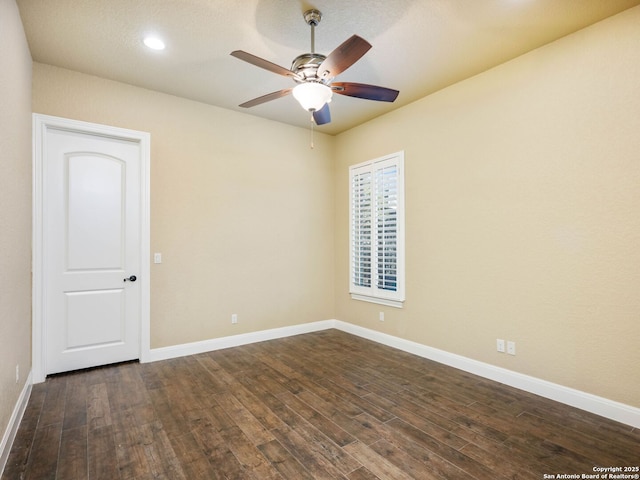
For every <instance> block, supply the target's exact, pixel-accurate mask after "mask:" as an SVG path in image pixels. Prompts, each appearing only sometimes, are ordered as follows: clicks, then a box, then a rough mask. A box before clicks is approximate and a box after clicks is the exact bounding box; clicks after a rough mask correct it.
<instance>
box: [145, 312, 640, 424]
mask: <svg viewBox="0 0 640 480" xmlns="http://www.w3.org/2000/svg"><path fill="white" fill-rule="evenodd" d="M329 328H336V329H338V330H342V331H343V332H347V333H350V334H352V335H356V336H358V337H362V338H366V339H368V340H372V341H374V342H377V343H381V344H383V345H387V346H390V347H393V348H397V349H398V350H402V351H405V352H408V353H412V354H414V355H418V356H419V357H423V358H428V359H429V360H434V361H436V362H438V363H442V364H444V365H448V366H450V367H454V368H458V369H460V370H464V371H465V372H469V373H473V374H475V375H479V376H481V377H484V378H487V379H489V380H494V381H496V382H499V383H503V384H505V385H509V386H511V387H514V388H518V389H520V390H524V391H526V392H530V393H534V394H536V395H540V396H541V397H545V398H548V399H551V400H555V401H558V402H561V403H564V404H566V405H570V406H572V407H576V408H579V409H581V410H585V411H587V412H591V413H595V414H596V415H600V416H602V417H605V418H609V419H611V420H615V421H617V422H621V423H624V424H627V425H630V426H632V427H635V428H640V408H636V407H632V406H630V405H625V404H623V403H619V402H615V401H613V400H609V399H607V398H603V397H599V396H597V395H593V394H590V393H586V392H582V391H580V390H575V389H573V388H569V387H565V386H563V385H558V384H556V383H552V382H548V381H546V380H541V379H539V378H536V377H531V376H529V375H524V374H522V373H518V372H514V371H511V370H507V369H505V368H501V367H496V366H495V365H490V364H488V363H484V362H480V361H478V360H473V359H470V358H467V357H463V356H461V355H456V354H454V353H449V352H445V351H444V350H438V349H437V348H433V347H428V346H426V345H423V344H421V343H416V342H412V341H410V340H405V339H402V338H399V337H394V336H392V335H388V334H385V333H381V332H377V331H375V330H371V329H368V328H364V327H360V326H357V325H353V324H351V323H347V322H343V321H340V320H324V321H320V322H313V323H305V324H302V325H295V326H292V327H282V328H274V329H270V330H263V331H259V332H252V333H245V334H241V335H233V336H230V337H223V338H215V339H211V340H204V341H201V342H193V343H187V344H183V345H175V346H171V347H162V348H155V349H152V350H150V351H149V355H148V357H147V358H144V359H143V361H145V362H154V361H157V360H167V359H170V358H176V357H183V356H186V355H194V354H198V353H204V352H210V351H214V350H220V349H223V348H230V347H237V346H240V345H247V344H249V343H255V342H262V341H265V340H274V339H277V338H284V337H289V336H292V335H299V334H302V333H310V332H317V331H319V330H327V329H329Z"/></svg>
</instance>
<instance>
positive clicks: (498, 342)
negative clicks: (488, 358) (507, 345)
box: [496, 338, 504, 353]
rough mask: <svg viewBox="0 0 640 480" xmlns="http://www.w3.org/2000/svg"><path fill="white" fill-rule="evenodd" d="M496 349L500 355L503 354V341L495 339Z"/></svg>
mask: <svg viewBox="0 0 640 480" xmlns="http://www.w3.org/2000/svg"><path fill="white" fill-rule="evenodd" d="M496 348H497V349H498V351H499V352H500V353H504V340H502V339H501V338H498V339H496Z"/></svg>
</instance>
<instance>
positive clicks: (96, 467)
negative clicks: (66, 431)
mask: <svg viewBox="0 0 640 480" xmlns="http://www.w3.org/2000/svg"><path fill="white" fill-rule="evenodd" d="M87 436H88V439H87V445H88V460H87V463H88V465H89V478H90V479H91V480H94V479H95V480H122V479H121V477H120V469H119V468H118V462H117V454H116V445H115V442H114V438H113V425H106V426H104V427H98V428H94V429H89V431H88V434H87ZM60 480H62V477H61V478H60Z"/></svg>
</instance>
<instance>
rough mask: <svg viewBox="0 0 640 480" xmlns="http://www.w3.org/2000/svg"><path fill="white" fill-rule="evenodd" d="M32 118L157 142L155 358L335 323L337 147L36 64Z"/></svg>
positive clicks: (302, 133) (324, 139) (322, 138)
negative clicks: (130, 132) (159, 351)
mask: <svg viewBox="0 0 640 480" xmlns="http://www.w3.org/2000/svg"><path fill="white" fill-rule="evenodd" d="M33 109H34V111H35V112H38V113H44V114H48V115H56V116H61V117H67V118H73V119H77V120H84V121H89V122H96V123H103V124H108V125H114V126H118V127H124V128H130V129H134V130H143V131H147V132H150V133H151V252H152V253H153V252H161V253H162V257H163V263H162V264H159V265H156V264H153V263H152V265H151V277H152V278H151V346H152V348H155V347H162V346H168V345H177V344H182V343H187V342H194V341H199V340H207V339H211V338H217V337H223V336H228V335H234V334H240V333H246V332H252V331H258V330H264V329H269V328H275V327H283V326H290V325H297V324H301V323H307V322H312V321H317V320H326V319H331V318H334V311H333V305H334V301H333V294H334V290H333V277H334V272H333V230H334V228H333V211H334V207H333V201H334V192H333V157H334V150H333V144H334V139H333V138H332V137H330V136H327V135H323V134H318V133H316V138H315V149H313V150H312V149H310V146H309V138H310V135H309V131H308V130H305V129H300V128H295V127H290V126H286V125H283V124H280V123H276V122H271V121H267V120H263V119H260V118H257V117H254V116H251V115H246V114H241V113H237V112H233V111H229V110H224V109H221V108H216V107H212V106H208V105H204V104H201V103H197V102H193V101H190V100H185V99H181V98H178V97H173V96H169V95H165V94H162V93H158V92H153V91H149V90H144V89H141V88H136V87H132V86H129V85H125V84H122V83H117V82H113V81H109V80H104V79H100V78H97V77H91V76H87V75H83V74H79V73H76V72H72V71H69V70H64V69H60V68H55V67H52V66H48V65H42V64H38V63H35V64H34V70H33ZM232 313H236V314H238V319H239V320H238V324H237V325H232V324H231V314H232Z"/></svg>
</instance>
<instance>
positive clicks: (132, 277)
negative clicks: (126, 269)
mask: <svg viewBox="0 0 640 480" xmlns="http://www.w3.org/2000/svg"><path fill="white" fill-rule="evenodd" d="M137 279H138V277H136V276H135V275H131V276H130V277H129V278H125V279H124V281H125V282H126V281H127V280H128V281H129V282H135V281H136V280H137Z"/></svg>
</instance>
